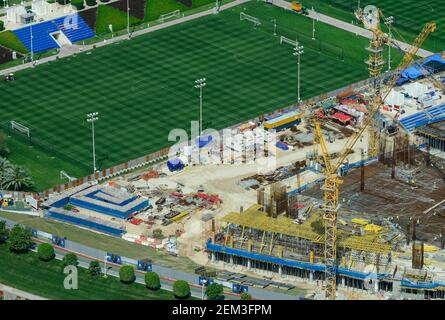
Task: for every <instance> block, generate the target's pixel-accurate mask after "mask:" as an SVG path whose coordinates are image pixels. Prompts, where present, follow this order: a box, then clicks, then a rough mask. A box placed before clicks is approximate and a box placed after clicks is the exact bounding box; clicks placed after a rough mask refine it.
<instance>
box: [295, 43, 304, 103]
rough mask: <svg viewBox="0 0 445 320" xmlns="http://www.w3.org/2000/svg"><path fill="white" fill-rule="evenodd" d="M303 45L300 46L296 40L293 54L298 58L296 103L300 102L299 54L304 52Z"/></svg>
mask: <svg viewBox="0 0 445 320" xmlns="http://www.w3.org/2000/svg"><path fill="white" fill-rule="evenodd" d="M303 49H304V47H303V46H300V44H299V43H298V42H297V45H296V46H295V48H294V56H296V57H297V58H298V60H297V61H298V63H297V64H298V72H297V99H298V103H300V102H301V98H300V56H301V55H302V54H303V53H304V51H303Z"/></svg>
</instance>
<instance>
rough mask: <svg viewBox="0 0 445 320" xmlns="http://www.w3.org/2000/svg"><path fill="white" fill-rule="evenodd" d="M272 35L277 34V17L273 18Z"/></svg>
mask: <svg viewBox="0 0 445 320" xmlns="http://www.w3.org/2000/svg"><path fill="white" fill-rule="evenodd" d="M273 35H274V36H275V37H276V36H277V19H275V18H274V19H273Z"/></svg>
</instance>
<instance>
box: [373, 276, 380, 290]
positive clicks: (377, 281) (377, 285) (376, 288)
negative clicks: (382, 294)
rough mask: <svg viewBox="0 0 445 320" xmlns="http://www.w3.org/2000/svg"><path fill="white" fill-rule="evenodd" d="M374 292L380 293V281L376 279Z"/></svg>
mask: <svg viewBox="0 0 445 320" xmlns="http://www.w3.org/2000/svg"><path fill="white" fill-rule="evenodd" d="M373 282H374V292H376V293H377V292H379V280H377V279H375V280H374V281H373Z"/></svg>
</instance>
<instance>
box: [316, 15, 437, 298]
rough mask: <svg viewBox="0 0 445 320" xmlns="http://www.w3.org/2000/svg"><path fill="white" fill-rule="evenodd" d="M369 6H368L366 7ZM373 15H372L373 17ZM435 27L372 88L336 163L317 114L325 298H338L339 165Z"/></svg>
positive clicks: (423, 33) (424, 31)
mask: <svg viewBox="0 0 445 320" xmlns="http://www.w3.org/2000/svg"><path fill="white" fill-rule="evenodd" d="M365 9H366V8H365ZM372 18H373V17H371V19H372ZM435 30H436V24H434V23H427V24H426V25H425V26H424V28H423V29H422V31H421V33H420V34H419V35H418V36H417V38H416V39H415V41H414V43H413V44H412V45H411V47H410V48H409V49H408V51H407V52H406V53H405V55H404V57H403V58H402V61H401V62H400V64H399V66H398V67H397V69H396V70H395V71H394V72H392V73H391V74H390V76H389V78H388V80H387V82H386V85H385V86H384V88H383V89H382V90H381V91H380V84H379V83H378V84H377V83H376V86H375V87H376V88H378V91H377V92H373V94H374V96H373V97H372V99H371V101H370V104H369V106H370V107H369V113H368V116H367V117H366V118H365V119H364V120H363V122H362V124H361V126H360V127H359V129H358V130H357V131H356V132H355V133H354V134H353V135H352V136H351V137H350V138H349V139H348V141H347V142H346V144H345V146H344V147H343V150H342V151H341V152H340V155H339V157H338V160H337V162H336V164H333V163H332V161H331V157H330V155H329V152H328V148H327V145H326V142H325V140H324V138H323V134H322V132H321V127H320V123H319V121H318V119H317V117H316V116H315V117H314V127H315V134H316V137H317V140H318V143H319V145H320V149H321V152H322V158H323V162H324V166H325V182H324V185H323V188H322V189H323V191H324V198H323V219H324V222H325V250H324V259H325V265H326V270H325V276H326V279H325V283H326V284H325V298H326V299H335V297H336V288H337V283H336V269H337V213H338V209H339V192H340V185H341V184H342V179H341V178H340V177H339V175H338V174H337V172H338V170H339V168H340V166H341V165H342V163H344V161H345V160H346V159H347V157H348V155H349V154H350V153H351V151H352V149H353V147H354V145H355V144H356V142H357V141H358V139H359V138H360V137H361V136H362V134H363V132H364V131H365V130H366V128H368V127H369V125H370V124H371V123H372V121H373V118H374V116H375V115H376V113H377V112H378V110H379V108H380V106H381V105H382V104H383V101H384V100H385V99H386V97H387V96H388V95H389V93H390V92H391V90H392V89H393V88H394V86H395V85H396V82H397V80H398V78H399V77H400V74H401V71H403V70H405V69H406V68H407V67H408V66H409V65H410V64H411V63H412V61H413V60H414V58H415V57H416V54H417V52H418V51H419V49H420V47H421V46H422V44H423V43H424V42H425V40H426V39H427V37H428V36H429V34H430V33H431V32H434V31H435ZM375 33H376V35H377V36H379V38H380V39H385V38H386V37H383V35H384V34H383V32H382V31H381V30H380V29H379V28H376V31H375ZM375 81H380V80H379V79H377V78H376V79H375Z"/></svg>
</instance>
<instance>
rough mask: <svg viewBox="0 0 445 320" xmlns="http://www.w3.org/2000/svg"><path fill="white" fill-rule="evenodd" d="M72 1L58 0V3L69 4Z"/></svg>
mask: <svg viewBox="0 0 445 320" xmlns="http://www.w3.org/2000/svg"><path fill="white" fill-rule="evenodd" d="M70 2H71V1H70V0H57V3H58V4H61V5H65V4H69V3H70Z"/></svg>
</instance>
